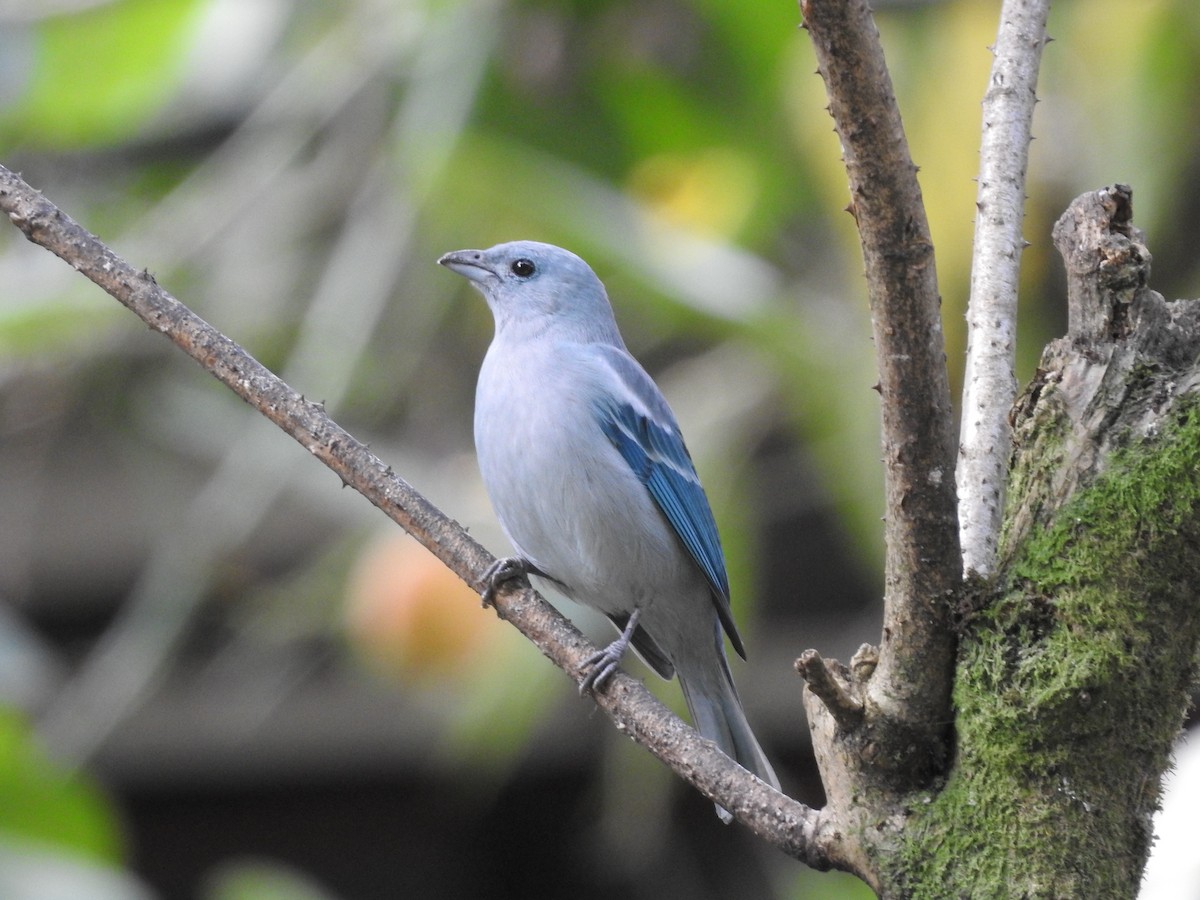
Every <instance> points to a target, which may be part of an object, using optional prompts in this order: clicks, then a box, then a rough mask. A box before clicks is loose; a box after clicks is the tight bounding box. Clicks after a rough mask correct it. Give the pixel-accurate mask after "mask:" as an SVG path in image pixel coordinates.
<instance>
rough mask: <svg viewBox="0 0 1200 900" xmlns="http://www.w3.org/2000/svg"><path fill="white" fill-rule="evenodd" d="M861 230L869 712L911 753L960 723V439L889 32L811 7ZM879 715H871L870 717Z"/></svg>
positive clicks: (827, 3)
mask: <svg viewBox="0 0 1200 900" xmlns="http://www.w3.org/2000/svg"><path fill="white" fill-rule="evenodd" d="M801 11H802V12H803V15H804V22H805V26H806V28H807V29H808V31H809V34H810V36H811V38H812V43H813V47H814V48H815V50H816V55H817V63H818V68H819V71H820V74H821V77H822V78H824V80H825V86H826V89H827V91H828V93H829V101H830V102H829V111H830V114H831V115H832V116H833V120H834V123H835V125H836V127H837V132H838V135H839V136H840V137H841V141H842V151H843V154H844V162H845V165H846V171H847V174H848V175H849V177H850V197H851V199H850V207H849V210H850V212H851V214H852V215H853V216H854V217H855V220H856V222H857V223H858V230H859V237H860V240H861V243H862V250H863V258H864V261H865V264H866V278H867V290H868V295H869V299H870V304H871V318H872V325H873V331H874V338H875V353H876V357H877V360H878V364H879V392H880V395H881V396H882V398H883V414H882V418H883V422H882V431H883V456H884V468H885V475H886V485H887V487H886V504H887V527H886V534H885V537H886V541H887V563H886V572H885V575H886V585H885V596H884V604H885V605H884V625H883V640H882V644H881V646H880V648H879V650H880V654H879V666H878V668H877V670H876V671H875V673H874V676H873V677H872V678H871V680H870V682H869V684H868V689H867V697H866V699H867V702H868V706H869V707H871V706H873V707H874V708H875V709H876V710H878V711H879V712H880V713H881V714H882V718H881V720H880V721H881V724H882V723H883V722H887V723H889V724H891V725H893V726H895V727H897V728H898V730H899V731H901V732H909V733H911V735H912V738H913V741H912V742H911V743H912V745H913V747H914V750H917V752H918V754H919V753H927V752H928V750H929V749H930V748H931V747H934V746H939V747H940V746H941V745H942V742H943V740H944V735H945V729H946V726H947V724H948V723H949V722H950V720H951V716H950V687H951V682H952V673H953V661H954V635H953V632H952V630H951V602H950V601H951V598H952V597H953V596H954V595H955V592H956V591H957V590H958V589H959V587H960V586H961V571H962V561H961V557H960V553H959V543H958V519H957V513H956V499H955V486H954V444H955V440H954V434H953V416H952V413H951V405H950V388H949V381H948V378H947V374H946V355H945V342H944V340H943V337H942V325H941V316H940V305H941V299H940V297H939V296H938V289H937V272H936V268H935V265H934V255H933V244H932V242H931V240H930V235H929V225H928V222H927V221H926V218H925V210H924V206H923V203H922V200H921V189H920V186H919V185H918V183H917V177H916V173H917V169H916V166H914V165H913V162H912V158H911V156H910V154H909V150H908V141H907V139H906V138H905V136H904V128H903V125H902V124H901V121H900V112H899V109H898V108H897V106H896V99H895V96H894V94H893V92H892V83H891V77H890V76H889V74H888V71H887V66H886V63H885V62H884V58H883V49H882V47H881V46H880V44H879V32H878V30H877V29H876V27H875V23H874V20H873V19H872V17H871V12H870V9H869V8H868V6H867V3H866V2H865V0H801ZM868 711H869V710H868Z"/></svg>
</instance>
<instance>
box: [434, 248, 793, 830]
mask: <svg viewBox="0 0 1200 900" xmlns="http://www.w3.org/2000/svg"><path fill="white" fill-rule="evenodd" d="M438 262H439V263H441V264H442V265H443V266H446V267H447V268H449V269H451V270H453V271H455V272H457V273H458V274H460V275H463V276H465V277H466V278H468V279H470V281H471V284H472V285H473V286H474V287H475V288H477V289H478V290H479V292H480V293H482V294H483V296H484V297H485V298H486V299H487V303H488V306H489V307H490V308H491V311H492V315H493V317H494V318H495V321H496V334H495V337H494V339H493V340H492V344H491V346H490V347H489V348H488V351H487V356H486V357H485V358H484V361H483V367H482V368H481V369H480V372H479V384H478V386H477V388H476V394H475V448H476V451H477V453H478V455H479V467H480V470H481V471H482V473H483V482H484V485H485V487H486V488H487V492H488V496H489V497H490V498H491V501H492V506H493V507H494V508H495V511H496V515H497V516H498V518H499V519H500V525H501V527H502V528H503V529H504V532H505V534H506V535H507V536H508V538H509V540H510V541H511V542H512V544H513V546H514V547H515V548H516V551H517V554H518V556H517V557H513V558H509V559H503V560H500V561H498V562H497V564H496V565H495V566H493V568H492V570H490V571H489V573H488V575H487V576H486V577H485V583H486V584H487V588H486V589H485V592H484V598H485V600H487V599H489V598H490V596H491V594H492V593H493V592H494V590H495V587H496V585H497V584H498V583H500V582H502V581H504V580H508V579H512V578H514V577H517V576H519V575H522V574H534V575H539V576H542V577H545V578H547V579H549V580H550V581H552V582H553V583H554V584H555V585H557V586H558V588H559V589H560V590H561V591H562V592H563V593H564V594H566V595H567V596H568V597H571V598H572V599H574V600H576V601H578V602H580V603H583V604H585V605H587V606H591V607H593V608H595V609H598V610H600V611H601V612H603V613H604V614H605V615H607V616H608V618H609V619H611V620H612V622H613V623H614V624H615V625H616V626H617V628H618V629H619V630H620V632H621V635H620V637H618V638H617V640H615V641H614V642H613V643H612V644H610V645H609V646H608V647H606V648H605V649H604V650H602V651H601V652H600V653H598V654H597V655H596V656H594V657H593V658H592V659H591V660H590V661H589V669H588V672H587V675H586V677H585V679H584V681H583V684H582V685H581V691H582V690H597V689H602V688H603V686H604V683H605V681H607V679H608V678H609V677H611V675H612V674H613V672H615V671H616V669H617V667H618V665H619V664H620V661H621V657H622V656H623V655H624V653H625V650H626V649H627V648H628V647H629V645H630V644H632V645H633V647H634V649H635V650H636V651H637V652H638V654H639V655H640V656H641V657H642V658H643V659H644V660H645V661H646V662H647V663H648V664H649V665H650V667H651V668H652V669H654V671H656V672H657V673H658V674H659V675H661V676H662V677H663V678H670V677H671V676H672V675H673V674H678V675H679V683H680V685H681V686H682V688H683V695H684V697H685V698H686V700H687V705H688V709H689V710H690V711H691V714H692V720H693V721H694V722H695V724H696V727H697V729H698V730H699V731H700V733H701V734H702V735H704V737H706V738H709V739H710V740H713V741H715V742H716V743H717V745H718V746H719V747H720V748H721V749H722V750H724V751H725V753H726V754H728V755H729V756H731V757H733V758H734V759H735V760H737V761H738V762H739V763H741V764H742V765H743V766H745V767H746V768H747V769H749V770H750V771H751V772H753V773H754V774H755V775H757V776H758V777H759V778H761V779H763V780H764V781H766V782H768V783H770V784H771V785H772V786H774V787H776V788H778V786H779V782H778V780H777V779H776V777H775V772H774V771H773V770H772V768H771V764H770V763H769V762H768V761H767V758H766V756H765V755H764V754H763V751H762V749H761V748H760V747H759V745H758V741H756V740H755V738H754V734H753V733H752V732H751V730H750V726H749V724H748V723H747V722H746V716H745V713H744V712H743V711H742V705H741V702H740V701H739V700H738V695H737V690H736V689H735V688H734V686H733V677H732V675H731V674H730V672H729V664H728V662H727V661H726V658H725V646H724V635H728V636H729V641H730V643H731V644H733V647H734V649H735V650H737V652H738V654H739V655H741V656H742V657H743V658H745V650H744V649H743V647H742V640H741V638H740V637H739V636H738V632H737V628H736V627H735V625H734V622H733V615H732V613H731V611H730V607H729V579H728V577H727V575H726V573H725V558H724V554H723V553H722V551H721V541H720V538H719V537H718V535H717V526H716V523H715V522H714V521H713V515H712V511H711V510H710V509H709V506H708V499H707V498H706V497H705V495H704V489H703V488H702V487H701V486H700V480H699V478H698V477H697V475H696V469H695V467H694V466H693V465H692V460H691V457H690V456H689V455H688V451H687V448H686V447H685V446H684V443H683V436H682V435H681V434H680V431H679V426H678V425H677V424H676V422H675V416H674V415H673V414H672V412H671V409H670V407H669V406H667V401H666V400H665V399H664V398H663V396H662V394H661V393H660V392H659V390H658V388H657V387H656V386H655V384H654V382H653V381H652V380H651V379H650V376H649V375H647V374H646V372H645V370H644V369H643V368H642V367H641V366H640V365H639V364H638V362H637V361H636V360H635V359H634V358H633V357H632V356H630V355H629V352H628V350H626V348H625V342H624V341H623V340H621V335H620V332H618V331H617V323H616V321H615V319H614V318H613V311H612V307H611V306H610V305H609V302H608V295H607V294H606V293H605V290H604V285H603V284H601V283H600V279H599V278H597V277H596V274H595V273H594V272H593V271H592V270H591V268H589V267H588V265H587V263H585V262H584V261H583V260H582V259H580V258H579V257H578V256H576V255H575V254H574V253H570V252H568V251H566V250H563V249H561V248H559V247H554V246H552V245H550V244H541V243H536V242H534V241H515V242H513V243H508V244H499V245H498V246H495V247H492V248H491V249H490V250H458V251H455V252H453V253H447V254H446V255H445V256H443V257H442V258H441V259H440V260H438ZM722 629H723V630H724V634H722ZM718 812H719V813H721V814H722V819H724V820H726V821H728V814H727V813H725V811H724V810H721V809H720V808H718Z"/></svg>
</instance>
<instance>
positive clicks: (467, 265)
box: [438, 250, 496, 283]
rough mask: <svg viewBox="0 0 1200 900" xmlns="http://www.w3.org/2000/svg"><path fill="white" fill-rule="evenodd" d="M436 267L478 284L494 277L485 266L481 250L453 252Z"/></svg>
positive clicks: (489, 268) (486, 265)
mask: <svg viewBox="0 0 1200 900" xmlns="http://www.w3.org/2000/svg"><path fill="white" fill-rule="evenodd" d="M438 265H439V266H445V267H446V268H447V269H449V270H450V271H451V272H457V273H458V274H459V275H462V276H463V277H464V278H469V279H471V281H475V282H480V283H482V282H484V281H487V280H488V279H489V278H492V277H495V274H496V273H495V272H493V271H492V269H491V267H490V266H489V265H488V264H487V259H486V257H485V256H484V255H483V251H482V250H453V251H451V252H450V253H447V254H446V255H445V256H443V257H442V258H441V259H439V260H438Z"/></svg>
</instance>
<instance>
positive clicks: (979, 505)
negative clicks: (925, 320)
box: [956, 0, 1050, 576]
mask: <svg viewBox="0 0 1200 900" xmlns="http://www.w3.org/2000/svg"><path fill="white" fill-rule="evenodd" d="M1049 12H1050V2H1049V0H1006V2H1005V4H1004V8H1003V9H1002V10H1001V12H1000V30H999V33H998V34H997V36H996V46H995V47H994V48H993V49H992V52H993V54H994V57H995V59H994V60H993V63H992V73H991V77H990V78H989V79H988V89H987V93H986V95H985V96H984V99H983V144H982V146H981V147H980V150H979V157H980V165H979V189H978V194H977V196H976V200H975V206H976V213H975V252H974V259H973V260H972V261H971V297H970V302H969V303H968V306H967V368H966V373H965V375H964V378H963V407H962V408H963V414H962V427H961V435H960V446H959V459H958V472H957V476H956V477H957V482H958V504H959V505H958V509H959V519H960V534H961V539H962V550H963V572H964V574H965V573H969V572H975V573H976V574H979V575H985V576H986V575H988V574H990V573H991V571H992V570H993V568H994V567H995V564H996V549H997V543H998V542H999V538H1000V523H1001V518H1002V516H1003V512H1004V494H1005V487H1006V485H1007V481H1008V464H1009V458H1010V457H1011V455H1012V427H1011V426H1010V425H1009V423H1008V419H1009V412H1010V410H1011V409H1012V405H1013V401H1014V400H1015V399H1016V397H1017V378H1016V375H1015V374H1014V371H1013V367H1014V364H1015V361H1016V349H1017V283H1018V280H1019V276H1020V273H1021V251H1022V250H1023V249H1024V247H1025V239H1024V238H1023V237H1022V235H1021V223H1022V222H1023V221H1024V217H1025V169H1026V166H1027V165H1028V162H1029V142H1030V140H1031V126H1032V123H1033V108H1034V105H1035V104H1036V103H1037V94H1036V91H1037V78H1038V68H1039V66H1040V63H1041V59H1042V48H1043V47H1044V46H1045V45H1046V17H1047V16H1048V15H1049Z"/></svg>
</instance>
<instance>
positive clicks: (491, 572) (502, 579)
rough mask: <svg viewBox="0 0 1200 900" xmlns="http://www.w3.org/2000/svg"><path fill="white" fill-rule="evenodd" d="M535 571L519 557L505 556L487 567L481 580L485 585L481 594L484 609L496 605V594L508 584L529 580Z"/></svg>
mask: <svg viewBox="0 0 1200 900" xmlns="http://www.w3.org/2000/svg"><path fill="white" fill-rule="evenodd" d="M533 571H535V570H534V568H533V567H532V566H530V564H529V563H528V562H526V561H525V560H523V559H521V558H520V557H517V556H505V557H502V558H500V559H498V560H496V561H495V562H493V563H492V564H491V565H490V566H488V567H487V569H486V571H484V573H483V575H482V576H481V577H480V579H479V583H480V584H482V585H483V591H482V592H481V594H480V597H481V599H482V600H483V605H484V608H487V607H489V606H493V607H494V606H495V605H496V592H497V591H499V590H500V589H501V588H503V587H504V586H505V585H506V584H509V583H510V582H513V581H519V580H521V579H523V578H524V579H528V577H529V573H530V572H533Z"/></svg>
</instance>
